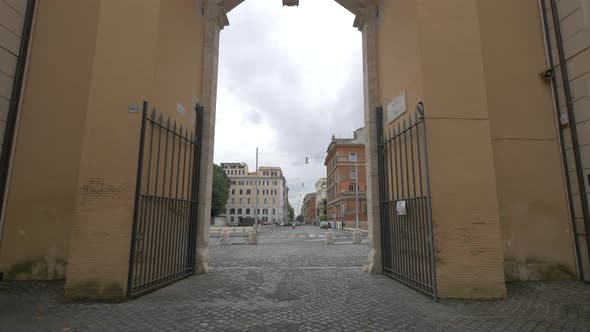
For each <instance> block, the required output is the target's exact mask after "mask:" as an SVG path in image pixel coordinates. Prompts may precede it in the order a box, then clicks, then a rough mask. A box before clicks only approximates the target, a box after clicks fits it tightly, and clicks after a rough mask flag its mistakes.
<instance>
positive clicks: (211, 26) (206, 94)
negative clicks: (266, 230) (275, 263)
mask: <svg viewBox="0 0 590 332" xmlns="http://www.w3.org/2000/svg"><path fill="white" fill-rule="evenodd" d="M215 2H217V1H209V2H208V4H207V6H206V8H205V38H204V39H205V42H204V49H203V83H202V85H201V87H202V92H201V100H200V104H201V105H203V107H204V114H203V141H202V146H203V150H202V152H201V174H200V184H199V202H198V207H199V212H198V216H197V246H196V255H195V272H196V273H207V272H209V249H208V245H209V218H210V213H211V188H212V185H213V147H214V143H215V106H216V103H217V73H218V61H219V32H220V31H221V29H223V27H225V26H226V25H228V24H229V22H228V21H227V16H226V15H225V10H224V9H223V7H220V6H217V5H215V4H214V3H215Z"/></svg>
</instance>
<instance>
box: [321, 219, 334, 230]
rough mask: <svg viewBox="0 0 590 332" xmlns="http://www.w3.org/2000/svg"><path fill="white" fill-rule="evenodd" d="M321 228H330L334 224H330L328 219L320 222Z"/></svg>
mask: <svg viewBox="0 0 590 332" xmlns="http://www.w3.org/2000/svg"><path fill="white" fill-rule="evenodd" d="M320 228H321V229H328V228H332V225H330V223H329V222H327V221H322V222H320Z"/></svg>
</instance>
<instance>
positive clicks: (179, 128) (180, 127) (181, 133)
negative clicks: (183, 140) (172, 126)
mask: <svg viewBox="0 0 590 332" xmlns="http://www.w3.org/2000/svg"><path fill="white" fill-rule="evenodd" d="M179 129H180V131H179V133H180V136H182V123H181V124H180V128H179Z"/></svg>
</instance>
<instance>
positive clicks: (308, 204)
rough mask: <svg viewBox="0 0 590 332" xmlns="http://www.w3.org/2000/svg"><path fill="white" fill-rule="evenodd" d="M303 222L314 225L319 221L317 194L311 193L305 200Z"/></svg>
mask: <svg viewBox="0 0 590 332" xmlns="http://www.w3.org/2000/svg"><path fill="white" fill-rule="evenodd" d="M301 213H302V214H303V221H304V222H305V223H306V224H313V223H314V222H315V221H316V219H317V209H316V193H309V194H307V195H305V197H304V198H303V208H302V212H301Z"/></svg>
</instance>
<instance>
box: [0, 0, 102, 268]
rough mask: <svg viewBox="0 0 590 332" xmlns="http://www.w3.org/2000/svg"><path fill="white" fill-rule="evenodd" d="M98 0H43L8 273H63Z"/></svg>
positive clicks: (7, 225) (8, 224) (11, 208)
mask: <svg viewBox="0 0 590 332" xmlns="http://www.w3.org/2000/svg"><path fill="white" fill-rule="evenodd" d="M98 4H99V2H98V1H88V2H85V3H84V4H82V3H81V2H79V1H75V0H63V1H58V2H48V1H40V2H39V4H38V8H37V15H36V19H35V29H34V31H33V40H32V47H31V49H30V58H29V64H28V66H29V67H28V76H27V78H26V81H25V87H24V89H25V90H24V91H25V94H24V96H23V103H22V109H21V114H20V126H19V128H18V136H17V138H16V146H15V150H14V165H13V168H12V169H13V171H12V178H11V185H10V191H9V192H8V196H7V197H8V198H7V205H6V215H5V219H4V230H3V233H2V240H1V241H0V271H3V272H5V276H4V278H5V279H13V278H16V279H28V278H35V279H46V278H48V279H53V278H63V277H64V276H65V268H66V266H65V265H66V259H67V255H68V248H69V245H68V243H69V235H70V226H71V220H72V216H73V213H74V209H75V193H76V183H77V174H78V165H79V161H80V152H81V146H82V143H81V139H80V138H81V136H82V132H83V131H84V118H85V112H84V110H85V109H86V108H87V103H88V96H89V81H90V76H91V70H90V66H91V63H92V60H93V57H94V41H95V39H96V22H97V16H98ZM74 13H75V14H74ZM73 26H75V27H76V29H72V27H73ZM65 50H67V51H65Z"/></svg>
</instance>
